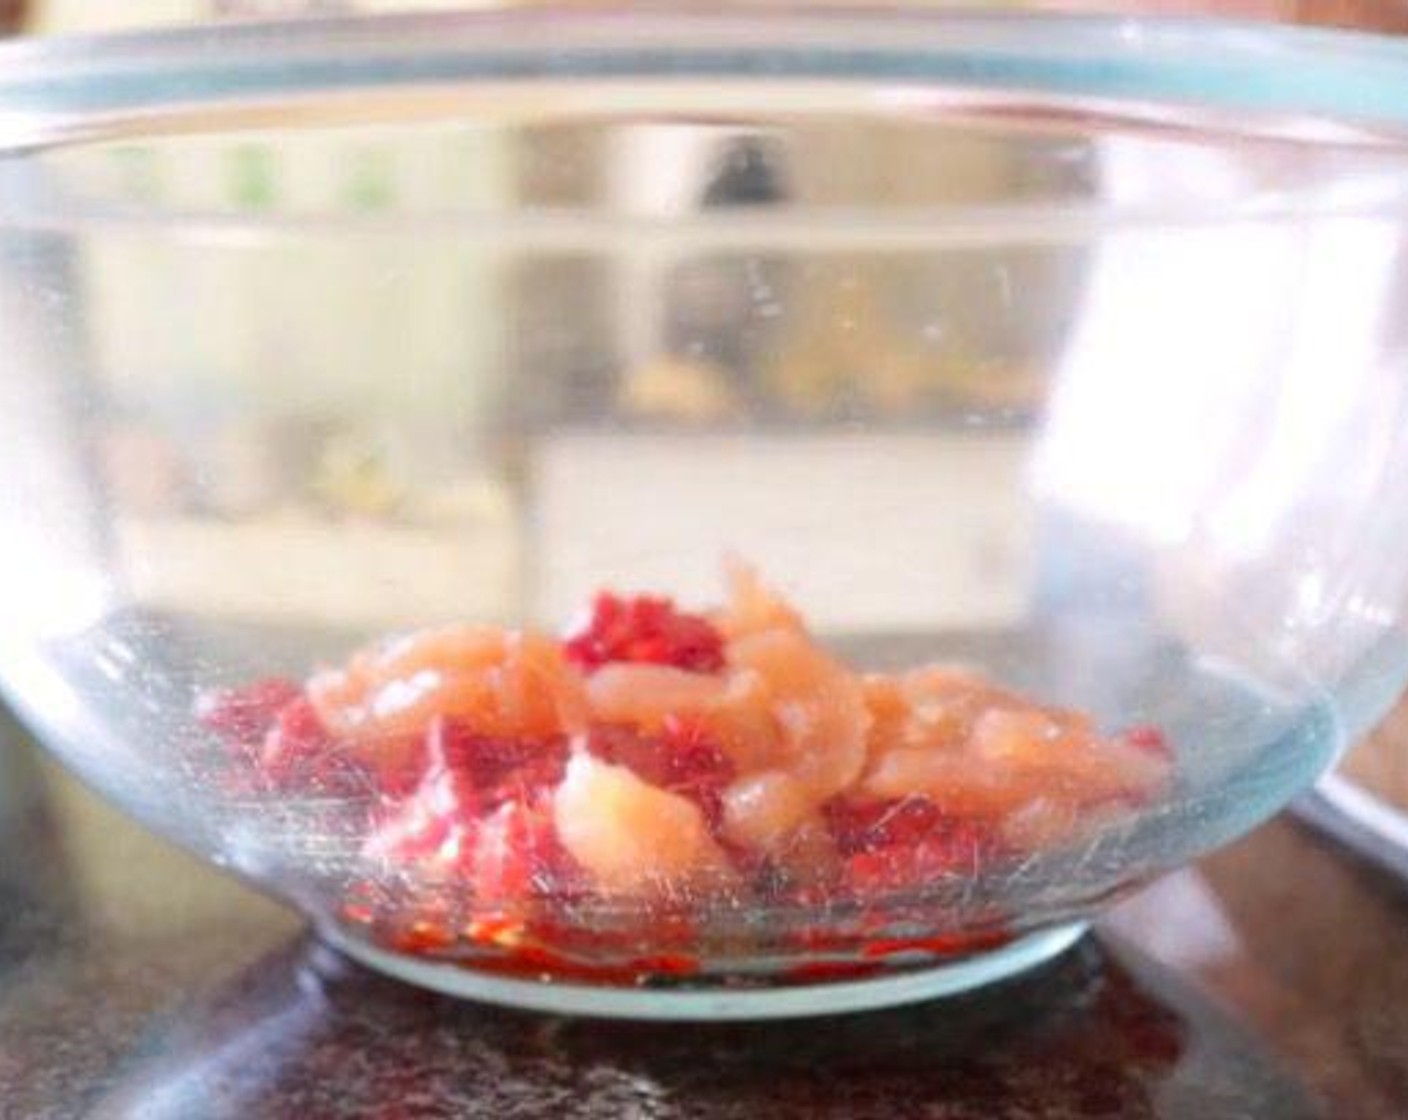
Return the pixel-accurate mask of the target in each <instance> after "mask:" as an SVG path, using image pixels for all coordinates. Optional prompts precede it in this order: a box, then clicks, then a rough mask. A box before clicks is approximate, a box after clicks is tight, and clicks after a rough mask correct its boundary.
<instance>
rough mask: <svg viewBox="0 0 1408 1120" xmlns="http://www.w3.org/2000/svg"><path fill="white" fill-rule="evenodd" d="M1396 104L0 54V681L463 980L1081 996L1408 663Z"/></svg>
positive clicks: (568, 50)
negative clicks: (1084, 981)
mask: <svg viewBox="0 0 1408 1120" xmlns="http://www.w3.org/2000/svg"><path fill="white" fill-rule="evenodd" d="M1405 77H1408V51H1405V49H1404V48H1403V47H1401V46H1399V45H1396V44H1391V43H1386V42H1382V41H1378V40H1374V39H1371V38H1365V37H1355V36H1351V35H1345V34H1331V33H1312V32H1306V31H1293V30H1270V29H1255V30H1254V29H1249V28H1242V27H1237V26H1231V25H1218V24H1201V25H1195V24H1179V23H1160V22H1144V21H1130V20H1101V19H1091V20H1073V19H1060V18H987V17H973V16H957V15H924V16H913V15H894V14H892V15H885V14H873V15H869V16H865V17H855V16H844V15H834V14H819V13H818V14H810V15H796V14H793V15H777V16H774V15H766V14H762V13H755V14H750V15H747V16H726V15H713V16H708V15H694V14H689V15H640V14H637V15H634V16H631V17H630V18H623V17H619V16H613V15H610V14H600V13H598V14H593V15H567V14H561V13H553V14H526V13H518V14H512V15H492V16H485V15H478V16H458V17H446V16H435V17H421V18H394V19H369V20H334V21H328V22H319V21H315V22H306V23H298V24H288V25H267V26H261V25H256V26H249V27H240V28H232V29H230V30H228V31H225V32H222V33H221V34H219V35H215V36H212V35H211V34H209V33H208V32H205V31H193V32H178V33H169V34H159V35H149V36H140V37H133V38H111V39H104V40H100V41H94V40H72V41H53V42H36V43H29V44H18V45H11V46H8V47H6V48H4V49H3V51H0V109H2V110H3V111H0V148H2V149H3V151H4V156H3V159H0V268H3V270H4V283H3V285H0V337H3V344H4V352H5V354H6V357H7V360H6V362H5V364H4V366H3V368H0V468H3V471H4V475H5V478H6V484H5V486H4V487H3V489H0V525H3V540H4V542H5V545H4V549H3V550H0V572H3V579H0V612H2V615H0V617H3V625H0V675H3V679H4V683H5V686H6V688H7V690H8V692H9V695H10V697H11V699H12V700H13V702H14V703H15V705H16V706H17V707H18V708H19V709H20V710H21V711H22V712H23V713H25V715H26V716H27V718H28V719H29V720H30V721H31V722H32V724H33V725H34V727H35V728H36V729H38V731H39V732H40V733H41V734H42V735H43V737H44V738H45V740H46V741H47V742H48V743H49V744H50V746H51V747H52V748H53V749H54V751H55V752H56V753H57V754H58V755H59V756H60V757H61V758H63V759H64V760H65V761H66V762H67V763H68V764H69V765H70V766H72V767H73V768H74V769H75V770H76V771H78V772H79V773H80V774H82V775H83V776H84V777H85V778H86V779H87V780H89V781H90V782H91V783H92V784H93V785H94V786H95V787H96V788H98V789H99V790H101V791H103V792H104V793H105V794H106V795H108V796H110V797H111V798H112V799H113V800H114V801H116V802H117V803H119V804H121V805H123V806H125V807H126V808H127V809H128V810H130V811H131V812H132V813H133V814H134V815H136V816H137V817H139V818H140V819H142V820H143V821H146V822H147V823H149V824H150V825H151V826H152V827H154V828H156V829H158V830H160V831H161V832H162V833H164V834H165V835H167V836H170V837H172V838H173V839H175V840H178V841H180V842H181V843H183V844H185V845H187V846H189V847H190V848H192V849H193V850H195V851H197V852H199V853H201V854H203V855H205V856H206V857H207V858H209V859H210V860H211V861H212V862H215V863H217V864H219V865H220V866H222V867H225V868H228V869H230V870H231V871H233V872H235V873H237V874H239V875H242V876H244V877H246V878H248V879H249V880H251V881H253V882H255V883H258V884H260V885H261V886H263V887H265V888H267V889H269V890H271V891H273V892H275V893H277V894H278V895H280V896H282V897H284V898H286V899H288V900H290V901H291V902H293V903H294V904H296V905H298V906H299V907H301V908H303V909H304V910H305V911H306V912H307V913H308V914H309V915H310V917H311V918H312V919H313V921H314V922H315V923H316V924H317V926H318V927H319V929H320V930H321V931H322V932H323V933H324V934H325V935H326V936H327V937H328V938H329V939H330V940H332V941H333V942H334V943H335V944H337V945H339V946H341V947H342V948H343V949H345V950H346V951H348V952H350V953H352V954H353V955H355V956H358V957H360V958H361V959H363V960H365V961H369V962H370V963H372V964H374V965H376V966H378V967H381V968H384V969H385V970H387V971H390V972H393V973H396V974H398V975H402V976H404V977H407V978H409V979H412V980H415V981H418V982H422V983H426V984H430V985H432V986H435V987H439V988H442V989H445V990H449V991H455V992H459V993H462V994H468V995H475V996H479V997H482V998H487V999H492V1000H498V1001H503V1002H509V1003H516V1004H521V1005H525V1006H532V1007H543V1008H557V1009H569V1010H577V1011H586V1012H595V1013H601V1014H626V1015H642V1016H661V1017H726V1016H766V1015H785V1014H801V1013H807V1012H815V1011H824V1010H835V1009H843V1008H853V1007H862V1006H870V1005H875V1004H879V1003H887V1002H896V1001H901V1000H905V999H914V998H919V997H921V996H925V995H930V994H935V993H941V992H945V991H953V990H957V989H959V988H963V987H970V986H972V985H975V984H979V983H983V982H986V981H987V980H990V979H993V978H995V977H998V976H1001V975H1005V974H1007V973H1009V972H1011V971H1013V970H1015V969H1018V968H1020V967H1023V966H1025V965H1028V964H1031V963H1033V962H1035V961H1037V960H1040V959H1043V958H1044V957H1046V956H1049V955H1050V954H1051V953H1054V952H1056V951H1059V950H1060V949H1061V948H1062V947H1063V946H1064V945H1066V944H1069V943H1070V941H1071V940H1072V939H1073V938H1074V937H1075V936H1077V934H1078V932H1079V930H1080V928H1081V927H1082V924H1083V923H1084V922H1085V921H1087V920H1088V919H1089V918H1090V917H1091V916H1092V915H1093V914H1094V913H1095V912H1096V911H1098V909H1099V908H1100V907H1101V906H1103V905H1105V904H1106V903H1108V902H1109V901H1110V900H1111V899H1114V898H1116V897H1118V896H1119V895H1120V894H1121V893H1122V892H1125V891H1128V890H1130V889H1131V888H1133V887H1134V886H1136V885H1138V884H1139V883H1140V882H1142V881H1144V880H1147V879H1148V878H1149V877H1150V876H1152V875H1155V874H1157V873H1159V872H1160V871H1162V870H1164V869H1166V868H1169V867H1171V866H1174V865H1177V864H1180V863H1182V862H1184V861H1186V860H1188V859H1190V858H1192V857H1194V856H1195V855H1197V854H1198V853H1199V852H1202V851H1205V850H1207V849H1209V848H1211V847H1213V846H1215V845H1218V844H1221V843H1223V842H1225V841H1227V840H1229V839H1230V838H1232V837H1234V836H1236V835H1238V834H1239V833H1241V832H1244V831H1245V830H1247V829H1248V828H1250V827H1251V826H1252V825H1254V824H1255V823H1257V822H1258V821H1259V820H1261V819H1263V818H1265V817H1266V816H1267V815H1269V814H1270V813H1272V812H1274V811H1275V810H1277V809H1278V808H1279V807H1280V806H1282V805H1283V804H1285V803H1286V801H1287V800H1288V799H1289V798H1290V797H1291V796H1292V795H1293V794H1294V793H1296V792H1297V791H1298V790H1300V789H1302V788H1304V787H1305V786H1306V785H1307V784H1308V783H1310V782H1311V781H1312V780H1313V779H1314V777H1315V776H1316V775H1317V774H1318V773H1320V772H1321V770H1322V769H1323V768H1324V767H1325V766H1326V765H1327V764H1328V763H1330V762H1331V761H1332V760H1333V759H1334V758H1335V756H1336V753H1337V752H1338V751H1339V750H1340V749H1341V747H1342V746H1343V745H1344V744H1345V743H1346V741H1347V740H1349V739H1351V738H1352V737H1353V736H1355V735H1356V734H1357V733H1358V732H1360V731H1361V730H1363V729H1364V728H1365V727H1366V726H1367V725H1368V724H1369V723H1370V722H1371V721H1372V720H1373V719H1374V718H1376V716H1377V715H1379V714H1380V713H1381V712H1382V710H1383V709H1384V708H1385V706H1386V702H1387V701H1388V699H1389V698H1390V697H1391V696H1392V695H1393V694H1394V693H1395V692H1396V691H1397V690H1398V689H1399V688H1400V687H1401V685H1402V684H1403V682H1404V680H1405V678H1408V643H1405V641H1404V638H1403V630H1402V623H1403V611H1402V606H1403V603H1404V590H1405V583H1408V420H1406V416H1405V410H1408V377H1405V375H1404V370H1403V368H1402V363H1403V355H1404V349H1405V344H1408V335H1406V334H1405V327H1404V323H1403V320H1402V308H1403V306H1404V300H1405V297H1408V270H1406V269H1405V258H1404V256H1403V250H1404V240H1405V239H1404V234H1405V230H1408V219H1405V215H1408V155H1405V148H1404V146H1403V144H1402V139H1401V127H1402V125H1403V121H1404V118H1405V116H1408V108H1405V103H1404V101H1403V99H1402V97H1401V89H1402V83H1403V81H1404V80H1405ZM730 557H732V558H733V559H729V558H730ZM740 558H741V559H740ZM745 564H751V565H754V566H755V569H756V571H757V572H760V573H761V574H762V576H763V578H765V579H766V580H767V581H769V583H770V584H771V585H773V586H775V587H776V588H779V589H780V590H781V591H782V592H785V594H786V595H787V597H788V598H789V599H790V601H791V602H792V604H793V605H794V607H795V610H796V612H797V613H796V614H794V613H791V612H790V611H789V610H788V609H787V608H786V607H784V606H783V605H781V604H780V603H779V602H778V601H776V600H775V599H773V598H771V597H770V594H769V593H768V592H767V591H765V590H764V589H763V588H761V587H760V586H759V585H757V584H755V583H753V582H750V578H751V577H749V576H748V574H747V573H748V571H749V569H748V568H747V567H746V566H745ZM721 566H722V568H723V569H724V570H725V571H727V572H729V573H731V575H730V576H729V579H731V580H732V585H731V586H732V592H731V594H732V595H733V597H734V598H733V602H732V605H731V606H727V607H724V608H722V611H721V613H720V607H719V606H718V604H720V603H721V602H723V600H724V598H725V596H726V591H725V588H724V586H723V584H721V582H720V577H719V573H720V570H721ZM602 590H607V591H613V592H615V593H617V594H618V595H627V594H628V593H638V592H646V593H651V594H654V595H657V596H664V597H671V598H673V599H674V600H675V602H676V603H677V604H678V608H677V609H676V608H674V607H669V606H667V605H665V604H664V603H663V602H661V601H660V600H659V599H644V600H640V599H636V600H632V599H629V598H616V599H610V598H607V599H598V600H596V605H595V608H594V610H595V613H594V615H589V616H587V617H585V618H583V617H579V616H577V615H576V614H575V613H574V612H576V611H577V610H578V607H579V605H582V604H591V603H592V602H593V599H592V597H593V595H595V594H596V593H598V592H599V591H602ZM711 611H712V612H714V613H709V612H711ZM798 614H800V616H802V618H803V619H804V621H799V620H798ZM574 619H575V621H574ZM564 632H565V633H567V634H568V635H570V636H571V637H572V640H571V641H568V642H566V643H565V644H563V643H562V642H560V641H559V639H558V638H557V637H554V636H553V635H560V634H563V633H564ZM427 634H429V635H430V637H427ZM387 635H402V637H401V638H400V639H396V640H391V639H388V638H387V637H386V636H387ZM406 635H410V636H409V637H406ZM359 648H361V649H365V650H370V652H364V653H362V654H360V655H356V656H354V654H353V651H355V650H357V649H359ZM349 658H352V660H351V661H349ZM662 663H663V664H662ZM954 663H958V664H960V665H962V666H964V667H965V668H963V669H961V670H954V669H952V668H943V669H932V668H927V669H926V668H925V667H926V666H933V665H944V666H951V665H952V664H954ZM975 674H977V675H975ZM991 682H997V683H995V684H994V683H991ZM999 684H1000V685H1001V686H1002V687H1001V688H999V687H998V685H999ZM672 690H673V691H672Z"/></svg>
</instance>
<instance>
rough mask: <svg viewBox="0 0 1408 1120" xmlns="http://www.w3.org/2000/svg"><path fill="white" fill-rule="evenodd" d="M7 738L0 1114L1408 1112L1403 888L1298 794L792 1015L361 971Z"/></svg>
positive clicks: (0, 813)
mask: <svg viewBox="0 0 1408 1120" xmlns="http://www.w3.org/2000/svg"><path fill="white" fill-rule="evenodd" d="M4 738H5V741H4V742H3V743H0V1116H3V1117H5V1118H9V1117H16V1118H24V1120H30V1118H35V1117H70V1116H96V1117H139V1118H142V1120H148V1118H152V1120H158V1118H167V1117H170V1118H179V1120H200V1118H204V1117H230V1118H235V1117H239V1118H246V1117H257V1118H263V1117H271V1118H278V1117H297V1118H299V1120H316V1118H319V1117H340V1116H365V1117H386V1118H397V1120H401V1118H409V1117H439V1116H466V1117H492V1118H495V1120H499V1118H502V1120H516V1118H520V1117H521V1118H525V1120H527V1118H536V1117H553V1118H566V1117H613V1118H614V1117H630V1118H636V1117H639V1118H646V1117H650V1118H656V1117H659V1118H674V1117H699V1118H704V1117H719V1118H734V1117H737V1118H745V1117H746V1118H753V1117H759V1118H762V1117H766V1118H769V1120H791V1118H798V1120H800V1118H827V1117H846V1118H854V1120H863V1118H869V1117H883V1118H884V1120H896V1118H910V1117H914V1118H921V1117H922V1118H934V1120H950V1118H952V1120H968V1118H972V1120H979V1118H981V1120H997V1118H1003V1117H1067V1116H1109V1117H1142V1116H1160V1117H1163V1116H1168V1117H1183V1116H1188V1117H1195V1118H1197V1120H1214V1118H1220V1117H1273V1118H1278V1120H1280V1118H1292V1117H1299V1116H1329V1117H1346V1118H1354V1120H1370V1118H1374V1117H1395V1118H1397V1117H1404V1116H1408V889H1405V888H1404V887H1403V886H1402V885H1401V884H1399V883H1398V882H1397V881H1395V880H1392V879H1389V878H1386V877H1383V876H1382V875H1380V874H1379V873H1377V872H1375V871H1372V870H1370V869H1369V868H1367V867H1362V866H1359V865H1357V864H1356V863H1355V862H1354V861H1353V859H1352V858H1351V857H1349V856H1347V855H1345V854H1343V853H1342V852H1340V851H1339V850H1337V849H1336V848H1334V847H1332V846H1330V845H1329V844H1328V843H1327V842H1325V841H1323V840H1321V839H1319V838H1318V837H1316V836H1314V835H1312V834H1310V833H1308V832H1306V831H1304V830H1303V829H1301V828H1300V827H1299V826H1297V825H1294V824H1292V823H1290V822H1288V821H1285V820H1279V821H1275V822H1273V823H1271V824H1269V825H1267V826H1265V827H1263V828H1262V829H1260V830H1259V831H1258V832H1256V833H1255V834H1253V835H1252V836H1250V837H1248V838H1247V839H1245V840H1243V841H1242V842H1240V843H1238V844H1236V845H1234V846H1233V847H1231V848H1228V849H1227V850H1225V851H1223V852H1220V853H1218V854H1217V855H1215V856H1213V857H1211V858H1209V859H1207V860H1205V861H1204V862H1203V863H1202V864H1201V865H1199V866H1198V867H1196V868H1193V869H1190V870H1187V871H1184V872H1181V873H1179V874H1176V875H1174V876H1171V877H1169V878H1167V879H1164V880H1162V881H1160V882H1158V883H1156V884H1155V885H1153V886H1152V887H1150V888H1149V889H1147V890H1146V891H1145V892H1144V893H1143V894H1141V895H1139V896H1138V897H1136V898H1134V899H1133V900H1131V901H1130V902H1127V903H1125V904H1124V905H1123V906H1122V907H1120V908H1119V909H1118V910H1117V911H1115V912H1114V913H1113V914H1111V915H1110V917H1109V918H1108V919H1107V920H1106V921H1105V922H1104V923H1103V924H1102V926H1101V928H1100V930H1099V932H1098V935H1097V936H1095V937H1092V938H1087V939H1086V941H1084V942H1083V943H1082V944H1081V945H1080V946H1079V947H1078V948H1077V949H1076V950H1074V951H1072V952H1070V953H1068V954H1067V955H1066V956H1065V957H1063V958H1061V959H1060V960H1059V961H1057V962H1055V963H1054V964H1052V965H1050V966H1047V967H1046V968H1044V969H1042V970H1040V971H1038V972H1036V973H1034V974H1031V975H1029V976H1027V977H1025V978H1023V979H1021V980H1018V981H1014V982H1009V983H1007V984H1005V985H1002V986H1000V987H998V988H995V989H990V990H989V991H987V992H984V993H982V994H979V995H974V996H969V997H965V998H961V999H957V1000H949V1001H945V1002H939V1003H932V1004H928V1005H923V1006H919V1007H913V1008H908V1009H904V1010H898V1011H893V1012H884V1013H875V1014H867V1015H859V1016H852V1017H837V1018H832V1019H822V1020H811V1021H804V1022H799V1023H793V1024H771V1025H759V1026H750V1025H729V1026H718V1027H703V1026H678V1027H671V1026H661V1025H637V1024H626V1023H600V1022H591V1021H585V1020H565V1019H553V1018H547V1017H543V1016H538V1015H528V1014H517V1013H510V1012H506V1011H499V1010H494V1009H490V1008H484V1007H477V1006H474V1005H471V1004H467V1003H457V1002H455V1001H452V1000H448V999H444V998H441V997H437V996H433V995H430V994H428V993H424V992H420V991H417V990H414V989H411V988H405V987H401V986H398V985H397V984H394V983H392V982H389V981H386V980H383V979H380V978H379V977H376V976H373V975H371V974H369V973H367V972H365V971H363V970H361V969H360V968H358V967H356V966H353V965H351V964H349V963H346V962H344V961H342V960H341V959H339V958H338V957H337V956H336V955H335V954H333V953H332V952H330V951H328V950H326V949H324V948H322V947H320V946H319V945H317V944H316V943H315V942H313V941H312V940H310V939H309V937H308V936H307V935H306V933H305V932H304V931H303V929H302V927H301V925H300V923H299V921H298V919H297V918H296V917H295V916H294V915H292V914H290V913H289V912H288V911H286V910H284V909H282V908H280V907H278V906H276V905H274V904H272V903H270V902H268V901H267V900H264V899H262V898H260V897H258V896H256V895H253V894H251V893H250V892H249V891H248V890H246V889H245V888H243V887H241V886H239V885H237V884H236V883H234V882H231V881H230V880H228V879H226V878H224V877H222V876H221V875H219V874H218V873H217V872H215V871H213V870H210V869H207V868H205V867H203V866H201V865H199V864H197V863H195V862H194V861H193V860H191V859H190V858H189V857H187V856H185V855H183V854H181V853H179V852H176V851H174V850H173V849H171V848H170V847H169V846H167V845H165V844H163V843H161V842H159V841H157V840H154V839H152V838H151V837H149V836H148V835H147V834H145V833H143V832H142V831H141V830H140V829H138V828H137V827H136V826H134V825H132V824H129V823H127V822H126V821H125V820H124V819H123V818H121V817H120V816H118V815H117V814H115V813H114V812H112V811H111V810H109V809H107V808H105V807H103V806H101V805H99V804H98V803H97V802H96V801H95V800H94V799H93V798H92V797H91V796H90V795H88V794H87V793H86V792H84V791H83V790H82V789H80V788H79V787H78V786H77V785H76V783H74V782H73V780H72V779H70V778H68V777H67V776H66V775H64V774H62V773H61V772H59V771H58V770H57V769H56V768H55V767H53V766H52V765H51V764H49V763H46V762H44V761H42V760H41V759H39V758H38V757H37V755H36V754H35V752H34V751H33V749H32V748H30V747H28V746H26V745H24V744H22V743H21V742H20V741H19V740H18V738H17V737H16V736H15V735H13V734H9V735H6V736H5V737H4Z"/></svg>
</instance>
